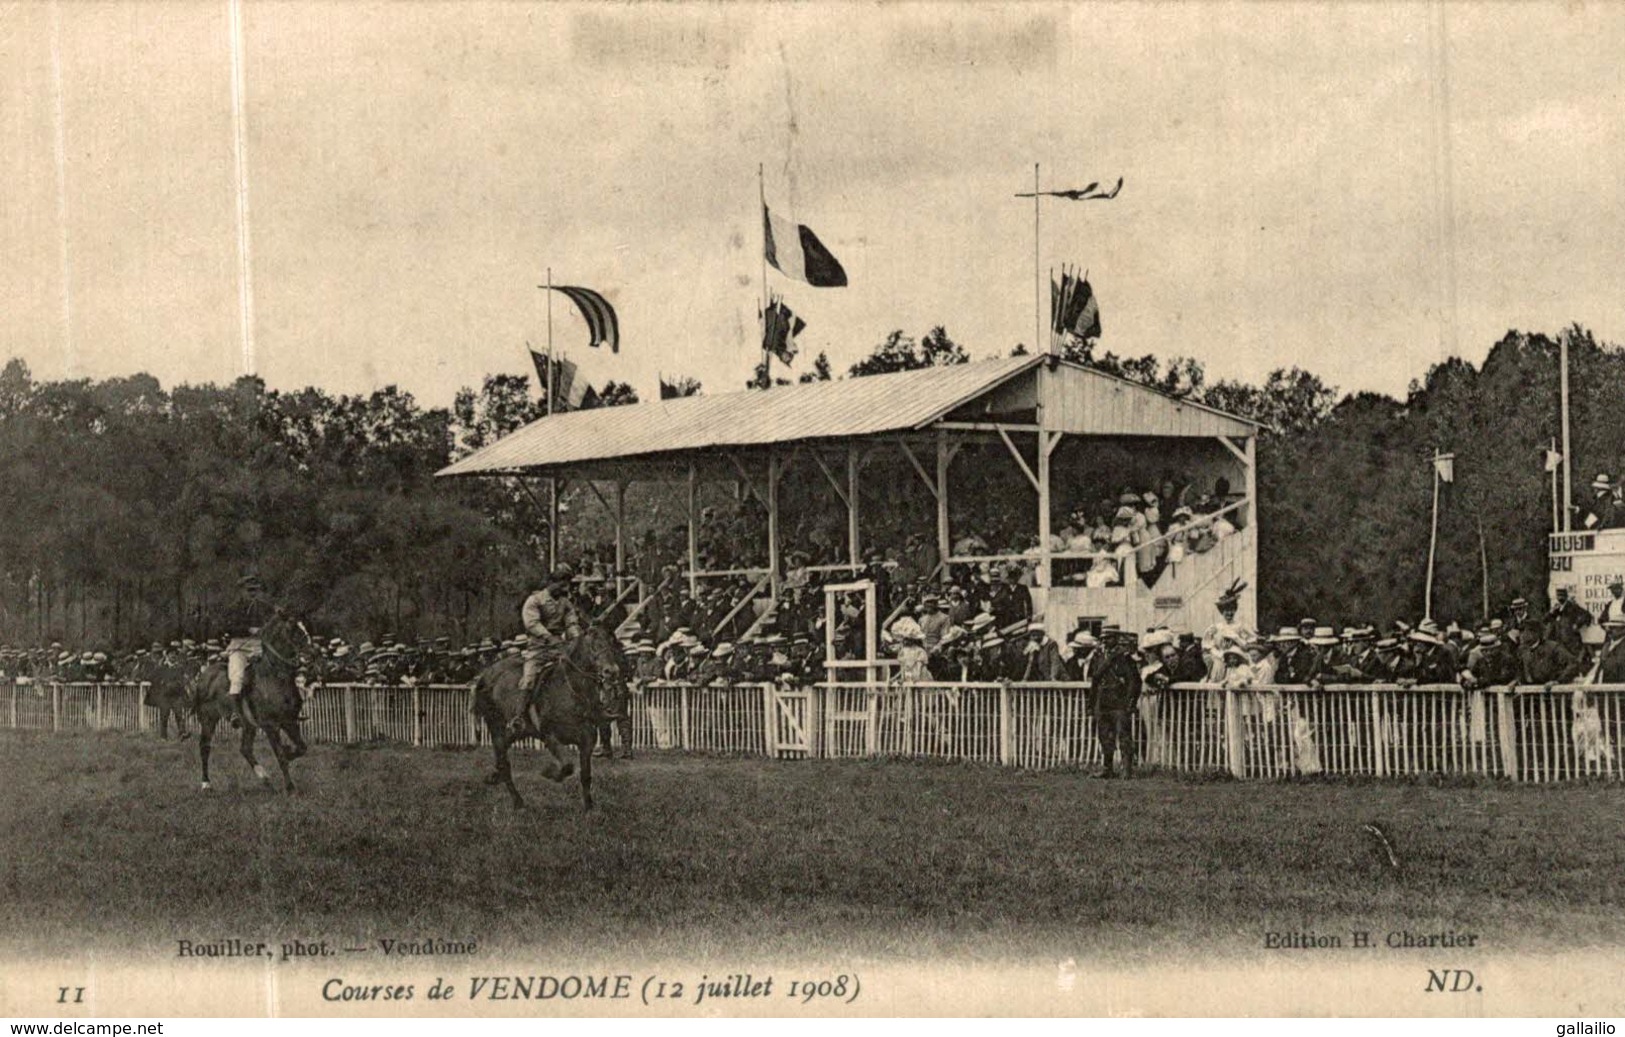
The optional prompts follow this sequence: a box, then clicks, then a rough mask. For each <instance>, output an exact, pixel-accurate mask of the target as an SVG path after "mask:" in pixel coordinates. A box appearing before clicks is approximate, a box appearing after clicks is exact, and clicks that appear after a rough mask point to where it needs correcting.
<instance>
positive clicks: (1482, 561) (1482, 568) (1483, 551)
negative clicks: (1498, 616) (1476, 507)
mask: <svg viewBox="0 0 1625 1037" xmlns="http://www.w3.org/2000/svg"><path fill="white" fill-rule="evenodd" d="M1478 568H1479V572H1480V573H1482V574H1483V577H1484V622H1486V623H1488V622H1489V621H1490V553H1489V550H1488V549H1487V548H1486V547H1485V546H1484V513H1483V511H1480V512H1479V513H1478Z"/></svg>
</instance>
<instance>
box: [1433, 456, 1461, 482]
mask: <svg viewBox="0 0 1625 1037" xmlns="http://www.w3.org/2000/svg"><path fill="white" fill-rule="evenodd" d="M1433 471H1434V473H1435V474H1436V475H1438V477H1439V481H1440V482H1448V483H1453V482H1455V481H1456V455H1455V454H1435V455H1433Z"/></svg>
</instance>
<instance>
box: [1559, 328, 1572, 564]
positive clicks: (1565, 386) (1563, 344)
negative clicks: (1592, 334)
mask: <svg viewBox="0 0 1625 1037" xmlns="http://www.w3.org/2000/svg"><path fill="white" fill-rule="evenodd" d="M1557 356H1558V371H1559V377H1560V379H1561V384H1562V394H1563V532H1565V533H1566V532H1568V531H1569V530H1570V529H1572V528H1573V527H1574V504H1573V499H1572V498H1573V496H1574V472H1573V471H1572V470H1571V469H1570V468H1569V335H1568V332H1566V331H1565V332H1564V333H1563V334H1562V335H1561V336H1560V337H1559V338H1558V340H1557Z"/></svg>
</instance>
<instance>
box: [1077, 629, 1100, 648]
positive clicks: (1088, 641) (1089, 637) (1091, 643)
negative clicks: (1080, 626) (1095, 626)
mask: <svg viewBox="0 0 1625 1037" xmlns="http://www.w3.org/2000/svg"><path fill="white" fill-rule="evenodd" d="M1072 643H1073V644H1075V645H1077V646H1078V647H1079V648H1094V647H1095V646H1097V645H1099V644H1100V642H1099V641H1098V640H1096V638H1095V635H1094V634H1091V633H1090V632H1089V631H1088V630H1079V631H1077V632H1076V633H1074V634H1073V635H1072Z"/></svg>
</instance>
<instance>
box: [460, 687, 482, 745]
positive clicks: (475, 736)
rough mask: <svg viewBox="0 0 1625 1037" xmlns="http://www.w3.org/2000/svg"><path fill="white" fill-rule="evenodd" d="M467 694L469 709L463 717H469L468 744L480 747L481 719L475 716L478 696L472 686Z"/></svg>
mask: <svg viewBox="0 0 1625 1037" xmlns="http://www.w3.org/2000/svg"><path fill="white" fill-rule="evenodd" d="M466 694H467V695H468V708H467V709H466V710H464V711H463V715H464V716H466V717H468V744H469V745H479V744H480V718H479V717H477V716H475V715H474V700H475V698H476V697H477V695H476V693H475V691H474V686H473V685H472V684H471V685H469V686H468V689H467V692H466Z"/></svg>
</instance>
